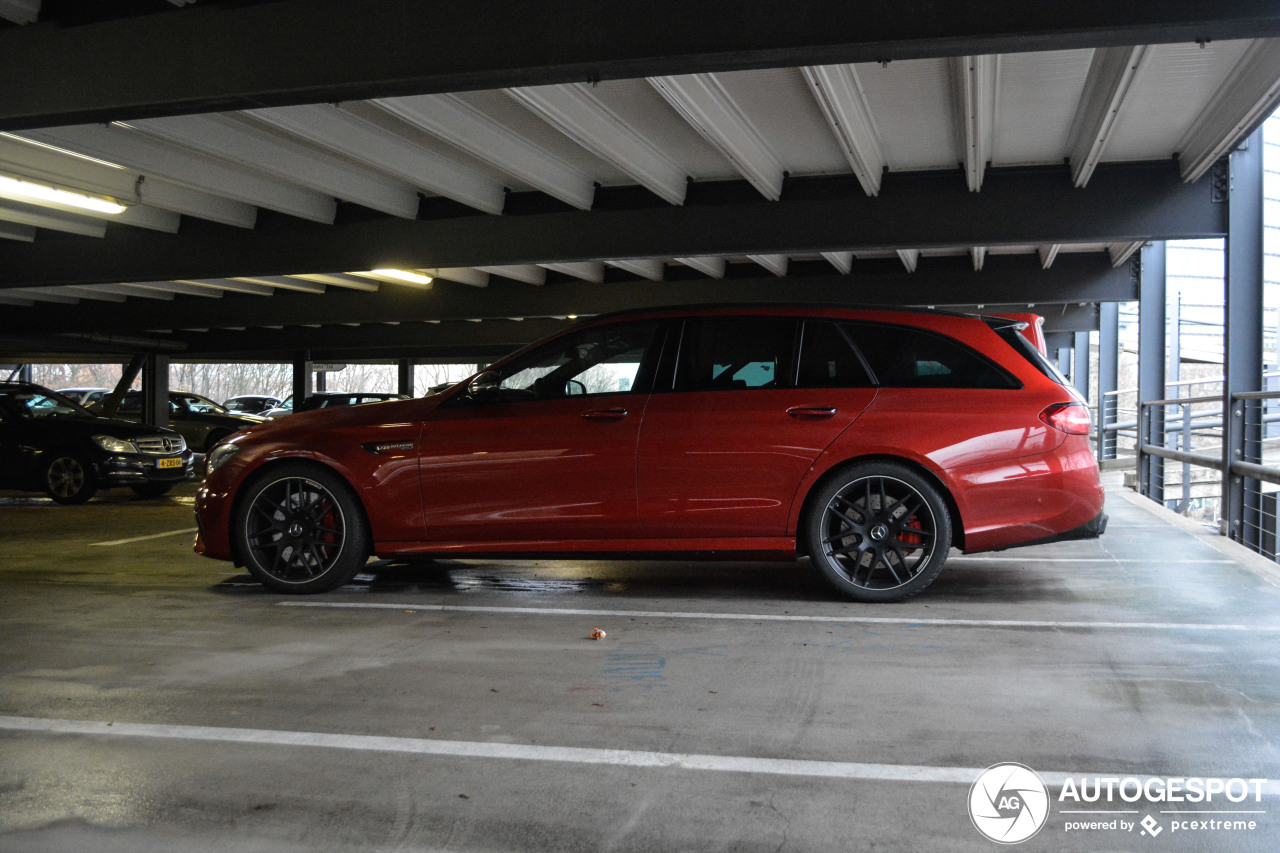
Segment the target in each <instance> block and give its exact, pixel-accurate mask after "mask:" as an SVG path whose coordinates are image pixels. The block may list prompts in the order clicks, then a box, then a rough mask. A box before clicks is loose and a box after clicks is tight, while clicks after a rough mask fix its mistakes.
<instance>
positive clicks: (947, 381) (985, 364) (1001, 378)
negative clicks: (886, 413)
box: [843, 323, 1022, 389]
mask: <svg viewBox="0 0 1280 853" xmlns="http://www.w3.org/2000/svg"><path fill="white" fill-rule="evenodd" d="M843 328H844V329H845V331H846V332H847V333H848V334H849V336H850V337H851V338H852V339H853V341H854V343H855V344H856V345H857V347H858V349H859V350H860V351H861V353H862V356H863V358H864V359H865V360H866V362H867V365H868V366H869V367H870V368H871V372H872V374H873V378H874V379H875V382H876V384H877V385H882V386H888V387H896V388H991V389H1009V388H1020V387H1022V385H1021V383H1020V382H1019V381H1018V380H1017V379H1016V378H1015V377H1014V376H1013V375H1012V374H1010V373H1009V372H1008V371H1007V370H1005V369H1004V368H1002V367H1000V366H999V365H998V364H996V363H995V362H994V361H992V360H991V359H989V358H987V357H986V356H984V355H982V354H980V353H978V352H976V351H975V350H973V349H970V348H969V347H968V346H966V345H964V344H962V343H960V342H959V341H957V340H954V339H952V338H948V337H946V336H945V335H940V334H937V333H934V332H928V331H925V330H923V329H916V328H912V327H910V326H892V325H883V324H872V323H847V324H843Z"/></svg>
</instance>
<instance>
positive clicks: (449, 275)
mask: <svg viewBox="0 0 1280 853" xmlns="http://www.w3.org/2000/svg"><path fill="white" fill-rule="evenodd" d="M418 272H420V273H422V274H423V275H429V276H431V277H432V278H441V279H444V280H445V281H453V282H457V283H458V284H465V285H469V286H471V287H488V286H489V274H488V273H487V272H485V271H483V270H477V269H472V268H471V267H444V268H442V269H427V270H418Z"/></svg>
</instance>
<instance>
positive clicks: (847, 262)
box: [822, 252, 853, 275]
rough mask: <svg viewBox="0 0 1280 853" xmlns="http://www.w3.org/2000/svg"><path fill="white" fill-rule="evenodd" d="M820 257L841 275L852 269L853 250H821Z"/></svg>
mask: <svg viewBox="0 0 1280 853" xmlns="http://www.w3.org/2000/svg"><path fill="white" fill-rule="evenodd" d="M822 257H823V258H825V259H826V261H827V263H829V264H831V266H833V267H835V268H836V269H837V270H839V271H840V273H841V274H843V275H848V274H849V272H850V271H851V270H852V269H853V252H823V253H822Z"/></svg>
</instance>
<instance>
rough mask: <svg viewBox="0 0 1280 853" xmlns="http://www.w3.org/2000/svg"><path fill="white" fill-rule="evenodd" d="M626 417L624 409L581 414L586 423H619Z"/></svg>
mask: <svg viewBox="0 0 1280 853" xmlns="http://www.w3.org/2000/svg"><path fill="white" fill-rule="evenodd" d="M626 416H627V410H626V409H592V410H591V411H589V412H583V413H582V417H583V418H584V419H585V420H588V421H620V420H622V419H623V418H625V417H626Z"/></svg>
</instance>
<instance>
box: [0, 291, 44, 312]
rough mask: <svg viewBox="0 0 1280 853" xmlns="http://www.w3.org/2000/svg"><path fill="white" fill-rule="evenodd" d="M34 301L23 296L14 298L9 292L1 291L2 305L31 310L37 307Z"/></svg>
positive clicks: (0, 301)
mask: <svg viewBox="0 0 1280 853" xmlns="http://www.w3.org/2000/svg"><path fill="white" fill-rule="evenodd" d="M35 304H36V301H35V300H34V299H27V298H26V297H23V296H14V295H13V294H12V293H10V292H9V291H8V290H0V305H16V306H18V307H20V308H30V307H31V306H32V305H35Z"/></svg>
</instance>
